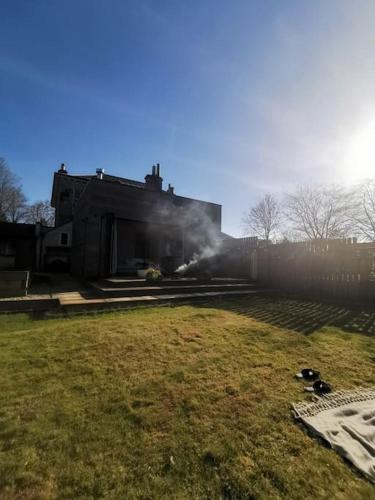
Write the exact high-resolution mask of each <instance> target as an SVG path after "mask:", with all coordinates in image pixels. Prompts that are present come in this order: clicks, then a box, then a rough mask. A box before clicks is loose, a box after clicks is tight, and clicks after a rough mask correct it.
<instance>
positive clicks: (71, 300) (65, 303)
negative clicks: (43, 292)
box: [59, 289, 263, 313]
mask: <svg viewBox="0 0 375 500" xmlns="http://www.w3.org/2000/svg"><path fill="white" fill-rule="evenodd" d="M261 292H263V290H256V289H253V290H231V291H218V292H196V293H180V294H177V293H176V294H168V295H143V296H142V295H141V296H137V297H134V296H133V297H108V298H107V297H101V298H99V297H98V298H87V297H84V296H83V295H82V294H80V293H79V292H71V293H66V294H60V295H59V302H60V311H61V312H65V313H69V312H84V311H95V310H103V309H122V308H127V307H136V306H147V305H159V304H166V303H174V302H181V301H182V302H191V301H195V300H205V299H215V298H223V297H224V298H225V297H226V296H228V297H232V296H244V295H252V294H257V293H261ZM213 304H214V300H213Z"/></svg>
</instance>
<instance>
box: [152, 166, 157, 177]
mask: <svg viewBox="0 0 375 500" xmlns="http://www.w3.org/2000/svg"><path fill="white" fill-rule="evenodd" d="M155 173H156V167H155V165H152V175H155Z"/></svg>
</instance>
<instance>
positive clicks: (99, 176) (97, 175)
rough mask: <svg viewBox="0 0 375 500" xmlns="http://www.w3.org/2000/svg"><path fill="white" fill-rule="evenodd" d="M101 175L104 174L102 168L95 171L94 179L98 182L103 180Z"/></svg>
mask: <svg viewBox="0 0 375 500" xmlns="http://www.w3.org/2000/svg"><path fill="white" fill-rule="evenodd" d="M103 174H104V168H97V169H96V177H97V178H98V179H100V180H102V179H103Z"/></svg>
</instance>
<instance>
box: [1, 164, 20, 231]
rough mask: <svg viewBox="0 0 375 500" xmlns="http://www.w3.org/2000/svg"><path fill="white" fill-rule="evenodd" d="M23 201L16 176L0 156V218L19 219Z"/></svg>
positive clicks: (13, 220)
mask: <svg viewBox="0 0 375 500" xmlns="http://www.w3.org/2000/svg"><path fill="white" fill-rule="evenodd" d="M25 202H26V198H25V196H24V194H23V192H22V188H21V186H20V183H19V180H18V178H17V177H16V176H15V175H14V174H13V173H12V172H11V170H10V169H9V167H8V165H7V163H6V161H5V159H4V158H0V220H5V221H10V222H17V221H18V220H20V218H21V216H22V210H23V207H24V206H25Z"/></svg>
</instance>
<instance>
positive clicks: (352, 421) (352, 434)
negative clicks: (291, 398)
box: [293, 387, 375, 483]
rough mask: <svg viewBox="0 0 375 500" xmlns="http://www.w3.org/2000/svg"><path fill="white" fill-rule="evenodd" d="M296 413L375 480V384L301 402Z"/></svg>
mask: <svg viewBox="0 0 375 500" xmlns="http://www.w3.org/2000/svg"><path fill="white" fill-rule="evenodd" d="M293 414H294V416H295V418H297V419H299V420H301V421H302V422H303V423H304V424H305V425H307V426H308V427H309V428H310V429H311V430H312V431H313V432H314V433H315V434H317V435H318V436H320V437H322V438H323V439H325V440H326V441H327V442H328V443H329V444H330V445H331V447H332V448H333V449H334V450H335V451H336V452H337V453H339V454H340V455H342V456H343V457H345V458H346V459H347V460H349V461H350V462H351V463H352V464H353V465H354V466H355V467H357V469H359V470H360V471H361V472H362V473H363V474H364V475H365V476H366V477H367V478H368V479H369V480H370V481H372V482H373V483H375V387H370V388H362V389H357V390H355V391H339V392H333V393H331V394H327V395H325V396H322V397H319V398H318V397H316V398H315V401H313V402H309V403H306V402H304V403H297V404H294V405H293Z"/></svg>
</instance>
